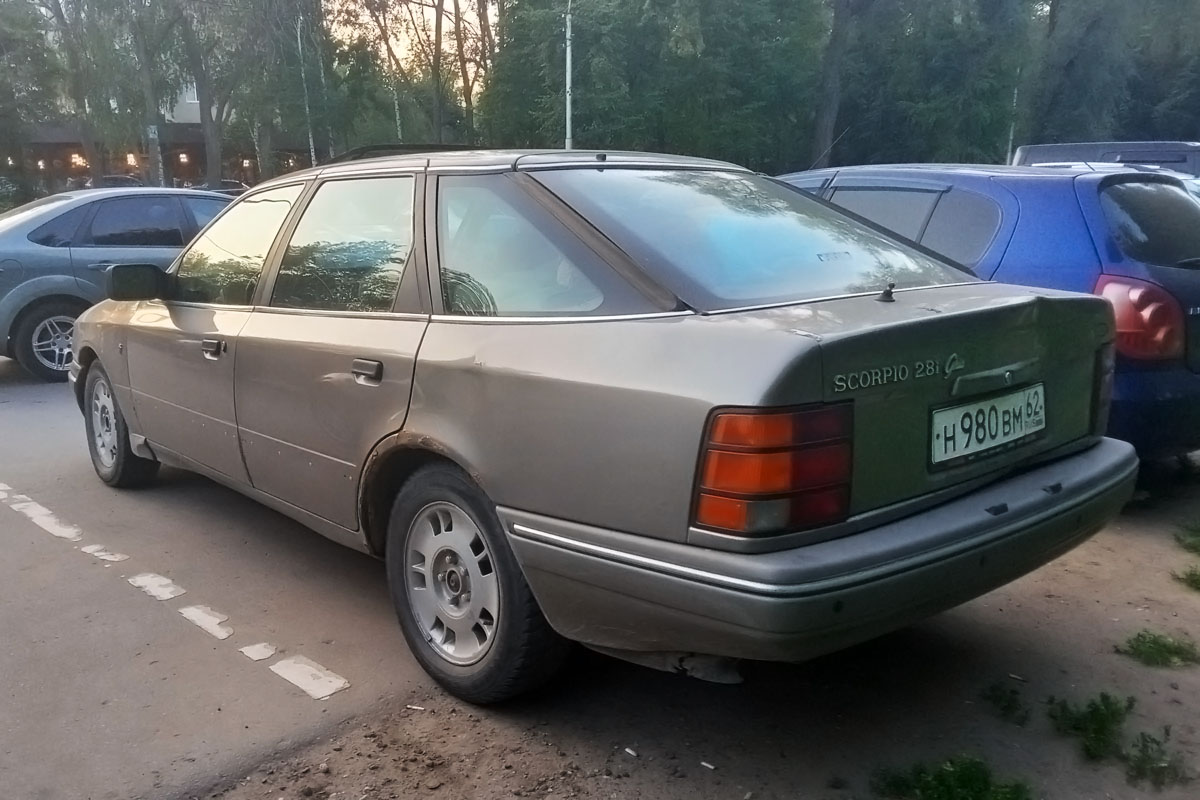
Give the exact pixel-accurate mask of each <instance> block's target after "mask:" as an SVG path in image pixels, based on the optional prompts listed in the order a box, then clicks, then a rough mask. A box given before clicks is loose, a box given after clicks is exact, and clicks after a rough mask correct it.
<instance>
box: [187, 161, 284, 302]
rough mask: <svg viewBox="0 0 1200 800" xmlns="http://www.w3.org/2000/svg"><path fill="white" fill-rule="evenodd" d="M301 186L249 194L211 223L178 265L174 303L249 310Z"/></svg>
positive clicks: (282, 187)
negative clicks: (244, 307)
mask: <svg viewBox="0 0 1200 800" xmlns="http://www.w3.org/2000/svg"><path fill="white" fill-rule="evenodd" d="M301 189H302V187H301V186H300V184H293V185H291V186H281V187H279V188H278V189H269V190H267V191H265V192H259V193H258V194H254V195H250V196H249V197H246V198H245V199H244V200H242V201H240V202H239V203H238V204H237V205H235V206H234V207H233V208H230V209H229V212H228V213H227V214H225V215H224V216H222V217H221V218H220V219H219V220H217V221H216V222H215V223H213V225H212V227H210V228H209V229H208V230H206V231H205V232H204V233H203V234H201V235H200V237H199V238H197V239H196V241H195V242H193V243H192V246H191V247H190V248H188V251H187V252H186V253H184V255H183V257H182V258H181V259H180V260H179V264H178V269H177V270H176V273H175V290H174V294H173V299H175V300H180V301H183V302H189V303H220V304H223V305H239V306H244V305H249V304H250V303H251V302H253V299H254V290H255V288H256V287H257V286H258V280H259V277H260V276H261V275H262V269H263V263H264V262H265V261H266V259H267V253H268V251H270V249H271V244H272V243H273V242H274V241H275V236H276V234H278V233H279V228H280V227H281V226H282V225H283V221H284V220H285V219H287V215H288V212H289V211H291V210H292V204H293V203H295V202H296V198H297V197H299V196H300V192H301Z"/></svg>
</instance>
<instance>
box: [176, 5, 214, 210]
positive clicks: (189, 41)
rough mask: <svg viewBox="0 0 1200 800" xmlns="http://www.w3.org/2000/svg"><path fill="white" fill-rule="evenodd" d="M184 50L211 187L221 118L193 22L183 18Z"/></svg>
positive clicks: (207, 176) (182, 36)
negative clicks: (195, 101) (196, 105)
mask: <svg viewBox="0 0 1200 800" xmlns="http://www.w3.org/2000/svg"><path fill="white" fill-rule="evenodd" d="M179 34H180V39H181V40H182V41H183V52H184V56H185V57H186V59H187V62H188V69H189V70H190V71H191V73H192V81H193V82H194V83H195V84H196V100H197V101H198V105H199V106H200V133H201V134H202V135H203V136H204V162H205V163H204V171H205V182H206V183H207V184H208V185H209V186H210V187H213V188H216V187H218V186H220V185H221V127H222V126H221V119H220V117H219V115H216V116H214V111H215V109H214V108H213V105H214V104H213V95H212V85H211V84H210V83H209V76H208V68H207V65H206V64H205V63H204V51H203V49H202V48H201V46H200V41H199V40H198V39H197V38H196V31H195V29H194V28H193V27H192V21H191V19H190V18H188V17H186V16H185V17H184V18H183V20H182V21H181V22H180V25H179Z"/></svg>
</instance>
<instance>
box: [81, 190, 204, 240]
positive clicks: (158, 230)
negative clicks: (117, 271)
mask: <svg viewBox="0 0 1200 800" xmlns="http://www.w3.org/2000/svg"><path fill="white" fill-rule="evenodd" d="M82 244H84V245H93V246H96V247H183V220H182V219H181V218H180V215H179V204H178V203H177V202H176V201H175V198H174V197H122V198H118V199H116V200H104V201H102V202H101V203H100V205H99V208H97V209H96V216H94V217H92V225H91V231H90V234H89V235H88V236H85V237H84V240H83V242H82Z"/></svg>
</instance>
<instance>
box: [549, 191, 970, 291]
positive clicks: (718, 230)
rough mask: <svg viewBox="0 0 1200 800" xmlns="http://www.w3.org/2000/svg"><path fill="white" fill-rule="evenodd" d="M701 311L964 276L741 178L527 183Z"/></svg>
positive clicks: (799, 197) (788, 194)
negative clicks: (540, 187)
mask: <svg viewBox="0 0 1200 800" xmlns="http://www.w3.org/2000/svg"><path fill="white" fill-rule="evenodd" d="M532 174H533V175H534V176H535V177H536V178H537V180H539V181H541V182H542V183H544V184H545V185H546V186H547V187H548V188H549V189H550V190H551V191H553V192H554V193H555V194H557V195H558V196H559V197H561V198H562V199H563V200H565V201H566V202H567V203H568V204H569V205H571V206H572V207H573V208H575V209H576V210H577V211H578V212H579V213H580V214H582V215H583V216H584V217H586V218H587V219H588V220H589V221H590V222H592V223H593V224H594V225H596V226H597V227H598V228H599V229H600V230H601V231H602V232H603V233H604V234H606V235H607V236H608V238H610V239H612V240H613V241H614V242H616V244H617V245H618V246H620V247H621V248H622V249H623V250H624V251H625V252H626V253H628V254H630V255H631V256H632V257H633V258H634V259H635V260H636V261H638V262H639V263H640V264H641V265H642V266H643V267H644V268H645V269H646V270H647V272H649V273H650V274H651V276H652V277H654V278H655V279H657V280H658V281H660V282H661V283H662V284H664V285H665V286H666V288H668V289H670V290H671V291H673V292H674V293H675V295H676V296H677V297H679V298H681V299H682V300H684V301H685V302H686V303H688V304H689V305H691V306H693V307H695V308H699V309H701V310H718V309H730V308H739V307H747V306H759V305H770V304H774V303H790V302H796V301H800V300H809V299H813V298H819V297H829V296H833V295H844V294H856V293H865V292H871V291H878V290H881V289H883V288H884V287H886V286H887V284H888V283H895V284H896V285H897V286H898V287H900V288H910V287H917V286H934V285H939V284H947V283H963V282H965V281H970V280H972V277H971V276H970V274H969V273H967V272H964V271H962V270H959V269H955V268H954V267H952V266H950V265H948V264H945V263H943V262H941V261H938V260H936V259H934V258H931V257H929V256H927V255H925V254H924V253H921V252H919V251H917V250H916V249H914V248H911V247H908V246H905V245H904V244H902V243H900V242H899V241H897V240H895V239H892V238H891V237H889V236H886V235H884V234H882V233H879V232H877V231H875V230H873V229H871V228H868V227H866V226H864V225H862V224H860V223H859V222H858V221H856V220H854V219H851V218H850V217H848V216H846V215H845V214H840V213H838V212H837V211H836V210H834V209H831V208H829V207H828V206H827V205H825V204H824V203H821V202H820V201H818V200H816V199H814V198H812V197H807V196H805V195H804V194H803V193H802V192H797V191H794V190H792V189H790V188H788V187H786V186H781V185H780V184H779V183H777V182H776V181H774V180H770V179H767V178H763V177H761V176H757V175H752V174H749V173H744V172H721V171H709V170H697V169H661V170H660V169H620V168H611V167H610V168H606V169H594V168H587V169H559V170H547V171H543V172H537V173H532Z"/></svg>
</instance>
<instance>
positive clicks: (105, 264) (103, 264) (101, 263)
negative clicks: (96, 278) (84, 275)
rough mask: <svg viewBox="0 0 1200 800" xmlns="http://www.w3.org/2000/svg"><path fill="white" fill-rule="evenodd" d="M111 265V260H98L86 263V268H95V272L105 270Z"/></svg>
mask: <svg viewBox="0 0 1200 800" xmlns="http://www.w3.org/2000/svg"><path fill="white" fill-rule="evenodd" d="M112 265H113V262H111V261H98V262H96V263H95V264H88V265H87V268H88V269H94V270H96V271H97V272H100V271H105V270H107V269H108V268H109V267H111V266H112Z"/></svg>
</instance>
